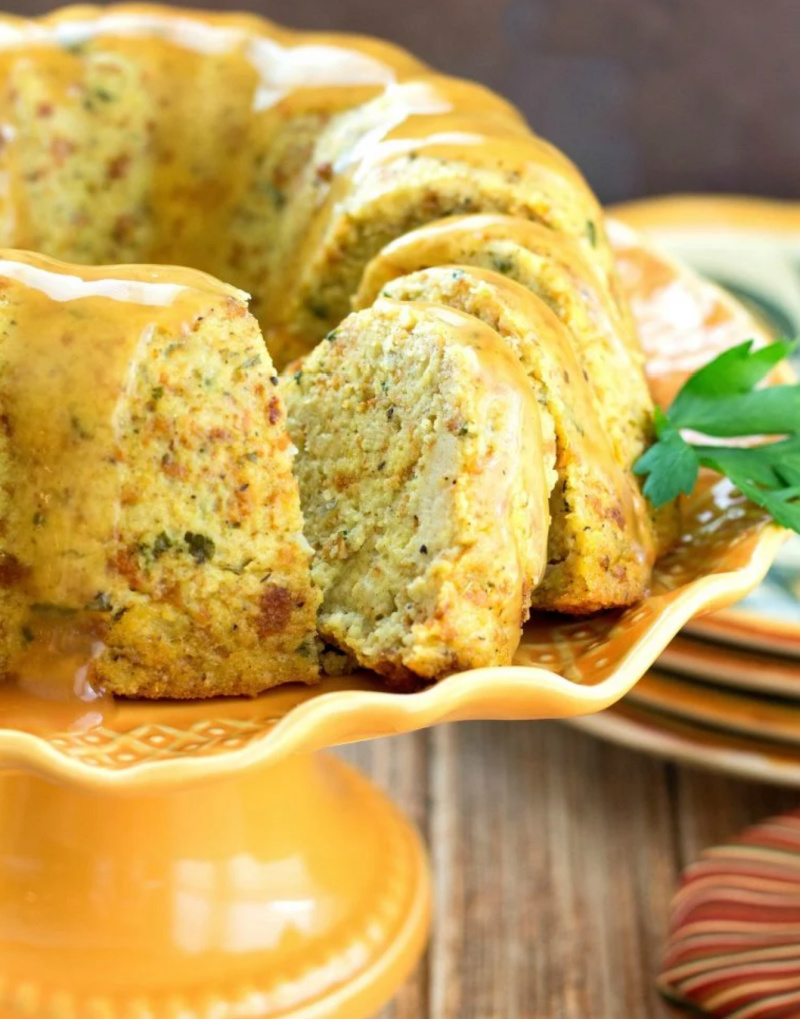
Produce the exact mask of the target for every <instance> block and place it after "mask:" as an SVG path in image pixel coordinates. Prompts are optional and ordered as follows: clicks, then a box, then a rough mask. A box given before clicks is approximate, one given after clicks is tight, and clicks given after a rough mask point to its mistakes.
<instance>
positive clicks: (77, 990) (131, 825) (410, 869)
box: [0, 755, 430, 1019]
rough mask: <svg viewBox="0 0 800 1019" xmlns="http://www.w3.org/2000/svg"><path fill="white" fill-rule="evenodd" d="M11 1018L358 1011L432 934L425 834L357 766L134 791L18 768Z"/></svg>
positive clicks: (8, 942) (309, 765) (9, 941)
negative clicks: (120, 792)
mask: <svg viewBox="0 0 800 1019" xmlns="http://www.w3.org/2000/svg"><path fill="white" fill-rule="evenodd" d="M0 817H2V819H3V823H2V825H0V863H1V864H2V865H0V1015H1V1016H2V1017H3V1019H23V1017H25V1019H278V1017H281V1019H286V1017H288V1016H291V1017H292V1019H321V1017H323V1016H324V1017H330V1019H334V1017H335V1019H356V1017H361V1016H367V1015H372V1014H373V1013H374V1012H375V1011H376V1010H377V1009H378V1008H380V1006H381V1005H382V1004H383V1003H384V1001H385V1000H386V999H387V998H389V997H390V996H391V994H392V993H393V992H394V990H395V989H396V987H397V986H398V985H399V984H400V983H401V982H402V981H403V980H404V979H405V977H406V976H407V974H408V973H409V971H410V969H411V967H412V965H413V964H414V962H415V961H416V959H417V958H418V956H419V954H420V952H421V951H422V948H423V945H424V942H425V939H426V936H427V930H428V915H429V908H430V888H429V881H428V871H427V866H426V863H425V859H424V854H423V850H422V847H421V845H420V842H419V840H418V837H417V835H416V833H415V832H414V831H413V829H412V828H411V827H410V826H409V825H408V823H407V822H406V821H405V819H404V818H403V817H402V816H400V815H399V814H398V812H397V811H396V810H395V808H394V807H393V806H392V805H391V804H390V803H389V802H388V801H387V800H386V799H385V798H384V797H383V796H382V795H380V794H379V793H378V792H377V791H376V790H374V789H373V788H372V786H371V785H370V784H369V783H368V782H367V781H366V780H365V779H363V778H361V776H360V775H358V773H357V772H355V771H353V770H352V769H351V768H349V767H347V766H346V765H345V764H343V763H342V762H341V761H338V760H335V759H333V758H327V757H325V756H323V755H319V756H317V757H310V756H301V757H293V758H291V759H289V760H287V761H285V762H283V763H282V764H280V765H278V766H276V767H274V768H272V769H269V770H268V771H266V772H265V771H261V770H254V771H249V772H247V773H246V774H244V775H234V776H231V777H230V778H228V779H225V780H222V781H217V782H215V783H212V784H205V785H202V786H200V787H191V788H188V789H176V790H172V791H170V792H168V793H165V792H163V791H161V790H145V791H139V792H137V793H136V794H133V795H129V796H114V795H109V794H104V793H98V792H97V791H94V790H91V789H85V788H82V787H80V786H78V785H64V784H60V783H54V782H50V781H47V780H46V779H43V778H40V777H38V776H35V775H30V774H26V775H22V776H20V775H19V774H13V773H10V772H5V773H3V774H0Z"/></svg>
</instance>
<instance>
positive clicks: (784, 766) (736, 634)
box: [574, 198, 800, 786]
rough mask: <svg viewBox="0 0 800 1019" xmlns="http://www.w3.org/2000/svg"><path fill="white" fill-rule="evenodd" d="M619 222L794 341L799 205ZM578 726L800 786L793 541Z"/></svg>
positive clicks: (799, 297) (669, 211)
mask: <svg viewBox="0 0 800 1019" xmlns="http://www.w3.org/2000/svg"><path fill="white" fill-rule="evenodd" d="M614 214H615V216H616V217H617V218H618V219H623V220H624V221H626V222H628V223H629V224H630V225H631V226H633V227H635V228H636V229H637V230H640V231H641V232H642V233H644V234H645V235H647V236H648V237H650V238H651V239H652V240H653V241H654V242H655V243H656V244H658V245H659V246H660V247H661V248H663V249H664V250H666V251H667V252H668V253H670V254H673V255H676V256H677V257H679V258H681V259H683V260H684V261H685V262H687V263H688V264H689V265H691V266H693V267H694V268H695V269H697V270H698V271H700V272H701V273H702V274H703V275H705V276H707V277H708V278H710V279H712V280H714V281H715V282H717V283H720V284H722V285H723V286H724V287H726V288H727V289H728V290H729V291H730V292H731V293H733V294H734V295H735V296H736V297H737V298H738V299H739V300H740V301H741V302H742V303H744V304H745V305H747V306H748V307H749V310H750V311H751V312H753V313H755V315H756V316H757V317H758V318H759V319H760V320H761V321H762V322H763V323H764V324H765V325H766V326H767V327H768V328H769V329H770V330H771V331H772V332H773V333H774V334H776V335H780V336H783V337H788V338H792V337H797V336H800V205H797V204H793V205H786V204H783V203H775V202H762V201H757V200H750V199H726V198H678V199H659V200H656V201H649V202H640V203H635V204H633V205H629V206H625V207H623V208H622V209H617V210H614ZM574 724H576V725H577V726H579V727H580V728H582V729H584V730H586V731H589V732H592V733H594V734H596V735H598V736H602V737H604V738H607V739H609V740H612V741H614V742H617V743H622V744H625V745H627V746H631V747H635V748H636V749H639V750H643V751H647V752H650V753H655V754H661V755H663V756H666V757H669V758H672V759H675V760H682V761H686V762H690V763H694V764H698V765H705V766H707V767H712V768H715V769H717V770H721V771H727V772H730V773H732V774H738V775H742V776H748V777H752V778H758V779H763V780H768V781H773V782H781V783H784V784H787V785H797V786H800V538H794V537H793V538H791V539H790V540H789V541H788V542H787V544H786V545H785V546H784V549H783V551H782V553H781V555H780V556H779V558H778V560H777V562H776V563H775V565H774V567H773V569H772V570H771V571H770V574H769V576H768V577H767V579H766V581H765V582H764V583H763V584H762V585H761V587H760V588H758V590H756V591H755V592H754V593H753V594H752V595H750V596H749V597H748V598H746V599H745V600H744V601H743V602H741V603H740V604H739V605H737V606H735V607H733V608H731V609H727V610H725V611H724V612H717V613H715V614H713V615H709V616H705V617H703V618H699V619H696V620H694V621H693V622H692V623H691V625H690V626H688V627H687V628H686V630H685V631H684V632H683V633H682V634H681V636H680V637H678V638H677V639H676V640H675V641H674V642H673V644H672V645H671V646H670V647H669V648H668V649H667V651H666V652H665V653H664V654H663V655H662V657H661V658H660V660H659V662H658V664H657V668H655V669H653V670H652V671H651V672H650V673H649V674H648V675H647V676H645V677H644V678H643V679H642V680H641V681H640V682H639V683H638V684H637V685H636V687H635V688H634V690H633V691H632V692H631V693H630V694H629V695H628V696H627V697H626V698H625V699H624V701H622V702H621V703H620V704H618V705H616V706H615V707H613V708H611V709H609V710H608V711H604V712H602V713H601V714H599V715H593V716H589V717H586V718H580V719H576V720H575V723H574Z"/></svg>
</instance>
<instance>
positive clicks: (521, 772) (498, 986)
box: [341, 722, 800, 1019]
mask: <svg viewBox="0 0 800 1019" xmlns="http://www.w3.org/2000/svg"><path fill="white" fill-rule="evenodd" d="M341 753H342V755H343V756H345V757H347V758H348V759H349V760H350V761H352V762H354V763H355V764H357V765H359V766H360V767H362V768H363V769H364V770H365V771H367V772H368V773H369V774H371V776H372V777H373V779H375V780H376V781H377V782H378V783H380V784H381V785H383V786H384V788H386V789H388V790H389V792H390V793H391V795H392V796H393V798H394V799H395V802H397V803H398V804H399V805H400V806H401V807H403V809H404V810H405V811H406V812H407V813H408V814H410V815H411V816H412V817H414V819H415V820H416V822H417V824H418V825H419V826H420V828H421V829H422V832H423V835H424V836H425V838H426V840H427V842H428V845H429V847H430V851H431V857H432V862H433V870H434V886H435V922H434V930H433V937H432V940H431V943H430V948H429V950H428V953H427V955H426V957H425V959H424V961H423V964H422V965H421V966H420V967H419V969H418V971H417V972H416V974H415V975H414V977H413V979H412V980H411V981H410V982H409V983H408V985H407V986H406V987H405V988H404V990H403V992H402V993H401V995H400V997H399V998H398V999H397V1000H396V1001H395V1002H394V1003H393V1004H392V1005H390V1006H389V1007H388V1008H387V1009H386V1010H385V1011H384V1012H382V1013H381V1015H380V1019H673V1017H680V1016H683V1019H687V1016H686V1014H685V1013H683V1012H681V1011H679V1010H676V1009H673V1008H671V1007H670V1006H668V1005H666V1004H665V1003H664V1002H663V1001H662V1000H661V998H660V996H659V994H658V992H657V991H656V989H655V976H656V974H657V972H658V966H659V960H660V955H661V950H662V946H663V939H664V931H665V929H666V922H667V912H668V905H669V900H670V897H671V895H672V893H673V891H674V889H675V888H676V886H677V883H678V875H679V874H680V871H681V870H682V868H683V867H684V866H686V864H688V863H690V862H692V861H693V860H695V859H696V858H697V856H698V854H699V852H700V850H701V849H702V848H703V847H705V846H709V845H714V844H716V843H719V842H720V841H722V840H724V839H725V838H727V837H728V836H730V835H732V834H734V833H735V832H737V831H739V830H740V829H741V828H743V827H744V826H745V825H747V824H749V823H751V822H753V821H756V820H759V819H761V818H763V817H765V816H767V815H769V814H773V813H778V812H780V811H783V810H788V809H792V808H796V807H797V806H798V801H799V800H800V797H799V796H798V794H797V792H796V791H792V790H780V789H771V788H769V787H766V786H761V785H755V784H750V783H746V782H737V781H732V780H729V779H726V778H724V777H721V776H717V775H711V774H706V773H704V772H700V771H694V770H691V769H688V768H680V767H675V766H673V765H669V764H664V763H663V762H661V761H657V760H654V759H650V758H648V757H643V756H641V755H640V754H635V753H632V752H630V751H627V750H622V749H619V748H616V747H611V746H608V745H606V744H603V743H600V742H599V741H597V740H595V739H593V738H592V737H590V736H586V735H584V734H583V733H578V732H574V731H572V730H570V729H568V728H566V726H564V725H561V724H559V723H556V722H537V723H524V722H513V723H506V722H493V723H490V722H476V723H468V724H461V725H445V726H439V727H438V728H436V729H433V730H430V731H429V732H421V733H416V734H414V735H412V736H402V737H396V738H394V739H391V740H379V741H373V742H372V743H364V744H362V745H360V746H355V747H349V748H347V749H346V750H343V751H341Z"/></svg>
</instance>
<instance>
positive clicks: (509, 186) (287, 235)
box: [0, 5, 612, 366]
mask: <svg viewBox="0 0 800 1019" xmlns="http://www.w3.org/2000/svg"><path fill="white" fill-rule="evenodd" d="M0 80H2V82H3V85H2V88H0V124H2V125H3V129H2V140H3V145H2V149H0V243H2V244H5V245H6V246H9V247H15V248H26V249H30V250H35V251H41V252H43V253H45V254H48V255H51V256H53V257H56V258H61V259H64V260H66V261H77V262H86V263H109V262H115V261H135V262H159V263H173V264H187V265H192V266H194V267H196V268H199V269H203V270H206V271H207V272H210V273H213V274H214V275H215V276H217V277H219V278H220V279H224V280H227V281H229V282H231V283H232V284H235V285H236V286H239V287H241V288H242V289H243V290H246V291H247V292H248V293H250V294H252V297H253V305H252V306H253V310H254V312H255V313H256V315H257V316H258V318H259V319H260V321H261V323H262V326H263V327H264V328H265V330H266V332H267V336H268V341H269V346H270V350H271V352H272V356H273V358H274V360H275V362H276V364H278V365H279V366H280V365H283V364H285V363H286V362H287V361H288V360H289V359H291V358H293V357H295V356H297V355H299V354H302V353H304V352H306V351H308V350H309V349H311V347H312V346H313V345H314V343H315V342H316V341H317V340H318V339H320V338H321V337H322V336H323V335H324V334H325V332H326V331H327V330H328V329H330V328H332V327H333V326H334V325H336V323H337V322H338V320H339V319H340V318H341V317H342V316H343V315H344V314H346V313H347V311H348V310H349V301H350V297H351V294H352V293H353V291H354V290H355V289H356V287H357V285H358V281H359V278H360V276H361V272H362V270H363V267H364V265H365V264H366V262H367V261H368V260H369V259H370V258H371V257H372V256H373V255H374V254H376V253H377V252H378V251H379V250H380V248H381V247H383V246H384V245H385V244H386V243H388V242H390V241H391V240H392V239H393V238H395V237H397V236H399V235H401V234H402V233H404V232H405V231H407V230H408V229H410V228H412V227H415V226H419V225H421V224H422V223H425V222H428V221H430V220H433V219H436V218H439V217H441V216H445V215H449V214H453V213H464V212H483V211H500V212H506V213H509V214H512V215H514V216H519V217H522V218H525V219H533V220H536V221H539V222H543V223H545V224H547V225H548V226H549V227H551V228H553V229H554V230H556V231H559V232H563V233H565V234H567V235H569V236H572V237H574V238H575V239H576V242H577V243H578V245H579V246H580V247H582V248H583V249H584V250H585V251H586V252H587V254H589V255H590V256H591V257H592V258H593V260H594V261H595V262H596V264H597V266H598V270H599V271H601V272H603V273H604V274H609V273H610V272H611V271H612V257H611V252H610V249H609V247H608V244H607V241H606V238H605V233H604V226H603V218H602V214H601V211H600V209H599V207H598V204H597V201H596V199H595V198H594V196H593V195H592V193H591V191H590V190H589V189H588V187H587V186H586V184H585V182H584V181H583V179H582V177H581V176H580V174H579V173H578V171H577V170H576V169H575V167H574V166H573V165H572V164H571V163H570V162H569V160H567V159H566V157H564V156H563V155H561V153H559V152H558V151H557V150H555V149H554V148H553V147H552V146H550V145H548V144H547V143H545V142H543V141H542V140H541V139H539V138H537V137H536V136H535V135H533V134H532V133H531V132H530V130H529V129H528V128H527V127H526V126H525V124H524V121H523V120H522V118H521V117H520V115H519V114H518V113H517V112H516V111H515V110H514V109H513V107H511V106H510V105H509V104H507V103H506V102H504V101H503V100H501V99H499V98H498V97H497V96H495V95H493V94H492V93H491V92H489V91H488V90H486V89H483V88H481V87H480V86H477V85H472V84H470V83H468V82H463V81H459V80H457V79H450V78H446V77H443V76H441V75H436V74H433V73H431V72H430V71H429V70H428V69H427V68H425V66H424V65H423V64H421V63H420V62H418V61H416V60H414V59H413V58H412V57H410V56H409V55H408V54H406V53H404V52H402V51H401V50H399V49H396V48H394V47H392V46H389V45H386V44H382V43H378V42H376V41H373V40H369V39H359V38H356V37H351V36H336V35H323V34H315V33H294V32H289V31H286V30H282V29H279V28H277V27H275V26H273V25H271V24H269V23H268V22H266V21H263V20H261V19H259V18H257V17H249V16H245V15H223V14H208V13H205V12H204V13H199V12H192V11H177V10H176V11H170V10H169V9H167V8H161V7H157V6H152V7H149V6H136V5H130V6H128V5H121V6H114V7H110V8H93V7H75V8H67V9H65V10H63V11H60V12H56V13H55V14H52V15H48V16H46V17H44V18H42V19H40V20H38V21H29V20H24V19H19V18H13V17H8V16H7V17H4V18H3V19H2V21H0ZM187 83H191V87H187Z"/></svg>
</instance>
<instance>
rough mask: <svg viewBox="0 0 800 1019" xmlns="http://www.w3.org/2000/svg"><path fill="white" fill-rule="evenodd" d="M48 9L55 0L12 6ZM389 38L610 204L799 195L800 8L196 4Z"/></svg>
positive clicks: (404, 0)
mask: <svg viewBox="0 0 800 1019" xmlns="http://www.w3.org/2000/svg"><path fill="white" fill-rule="evenodd" d="M4 6H5V7H6V9H8V10H13V11H16V12H20V13H37V12H40V11H44V10H47V9H49V8H50V7H52V6H53V4H52V2H47V0H6V3H5V5H4ZM192 6H214V7H217V8H224V7H233V8H248V9H250V10H255V11H259V12H261V13H263V14H266V15H267V16H269V17H271V18H274V19H275V20H278V21H281V22H283V23H285V24H287V25H292V26H295V27H298V28H328V29H337V30H347V31H358V32H367V33H371V34H375V35H382V36H385V37H386V38H389V39H392V40H393V41H394V42H398V43H401V44H402V45H405V46H408V47H409V48H410V49H412V50H413V52H414V53H416V54H417V55H418V56H421V57H423V58H424V59H426V60H428V61H429V62H430V63H432V64H433V65H434V66H436V67H437V68H440V69H441V70H444V71H447V72H449V73H452V74H461V75H466V76H468V77H472V78H476V79H478V80H479V81H482V82H484V83H485V84H487V85H490V86H491V87H493V88H495V89H497V90H499V91H500V92H502V93H504V94H505V95H506V96H507V97H509V98H510V99H512V100H513V101H514V102H515V103H516V104H517V105H518V106H520V107H521V109H522V110H523V111H524V112H525V113H526V114H527V116H528V119H529V120H530V122H531V124H532V125H533V127H534V128H535V129H536V130H537V131H538V132H539V133H541V134H543V135H545V136H546V137H548V138H550V139H551V140H552V141H554V142H555V143H556V144H557V145H560V146H561V147H562V148H564V149H565V150H566V151H567V152H568V153H569V154H570V155H571V156H572V157H573V158H574V159H575V160H576V162H577V163H578V164H579V165H580V166H581V167H582V168H583V170H584V172H585V173H586V174H587V176H588V177H589V180H590V182H591V183H592V184H593V185H594V187H595V188H596V190H597V191H598V192H599V194H600V196H601V197H602V198H603V199H604V200H606V201H617V200H619V199H623V198H629V197H633V196H637V195H642V194H656V193H661V192H667V191H686V190H694V191H707V190H723V191H739V192H749V193H753V194H772V195H780V196H783V197H797V196H798V193H799V188H800V115H799V114H798V110H800V61H799V60H798V49H799V47H798V42H800V2H798V0H217V2H212V0H206V2H205V3H204V2H203V0H195V3H194V4H192Z"/></svg>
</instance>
